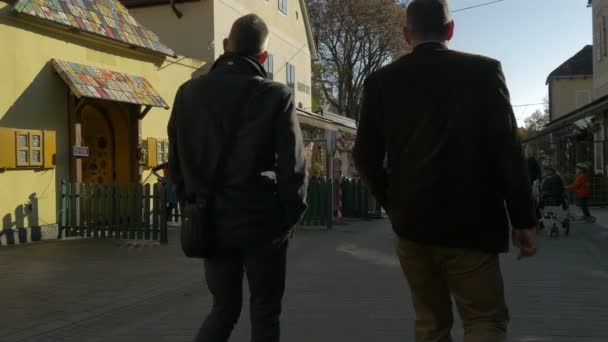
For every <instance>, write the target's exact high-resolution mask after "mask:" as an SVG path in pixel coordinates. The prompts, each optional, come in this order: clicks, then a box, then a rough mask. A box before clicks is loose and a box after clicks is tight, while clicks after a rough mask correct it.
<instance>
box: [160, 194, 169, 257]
mask: <svg viewBox="0 0 608 342" xmlns="http://www.w3.org/2000/svg"><path fill="white" fill-rule="evenodd" d="M159 202H160V203H159V204H160V205H159V207H160V208H159V209H160V243H162V244H164V245H166V244H167V243H168V242H169V236H168V235H169V232H168V227H167V219H168V218H167V192H166V191H161V193H160V201H159Z"/></svg>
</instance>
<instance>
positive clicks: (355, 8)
mask: <svg viewBox="0 0 608 342" xmlns="http://www.w3.org/2000/svg"><path fill="white" fill-rule="evenodd" d="M308 4H309V7H310V17H311V22H312V26H313V30H314V34H315V38H316V43H317V47H318V49H319V65H320V66H319V70H317V72H316V73H315V78H316V79H315V80H314V83H315V84H316V85H317V86H320V88H321V93H322V94H323V97H324V100H325V101H327V102H328V103H329V104H331V105H332V106H333V107H334V108H336V109H337V110H338V111H339V113H340V114H342V115H346V116H348V117H351V118H355V117H356V116H357V113H358V111H359V106H360V98H361V93H362V91H363V84H364V81H365V79H366V77H367V76H369V75H370V74H371V73H373V72H374V71H377V70H378V69H380V68H381V67H382V66H383V65H386V64H387V63H389V62H390V61H392V60H393V59H394V58H395V57H396V56H398V55H400V54H402V53H403V52H404V51H405V46H404V39H403V34H402V28H403V24H404V23H405V6H404V5H403V4H402V3H400V2H399V1H396V0H308Z"/></svg>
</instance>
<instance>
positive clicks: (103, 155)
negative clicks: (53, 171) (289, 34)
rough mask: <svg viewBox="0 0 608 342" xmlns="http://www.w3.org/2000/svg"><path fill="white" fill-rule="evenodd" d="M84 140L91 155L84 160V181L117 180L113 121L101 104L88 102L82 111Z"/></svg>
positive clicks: (97, 182)
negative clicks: (96, 104)
mask: <svg viewBox="0 0 608 342" xmlns="http://www.w3.org/2000/svg"><path fill="white" fill-rule="evenodd" d="M80 115H81V120H82V121H81V122H82V142H83V144H84V146H87V147H88V148H89V157H87V158H84V159H83V161H82V182H83V183H86V184H110V183H114V182H115V181H116V162H115V160H116V148H115V147H116V146H115V141H116V138H115V134H114V128H113V126H112V122H111V121H110V118H109V117H108V114H107V113H106V112H105V110H103V108H101V107H100V106H95V105H92V104H87V105H85V106H84V108H82V111H81V113H80Z"/></svg>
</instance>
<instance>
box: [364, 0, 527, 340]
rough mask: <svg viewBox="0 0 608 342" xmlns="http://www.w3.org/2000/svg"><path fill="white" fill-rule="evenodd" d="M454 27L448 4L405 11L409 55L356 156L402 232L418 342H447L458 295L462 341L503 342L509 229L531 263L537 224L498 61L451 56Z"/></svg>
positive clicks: (377, 76) (370, 82)
mask: <svg viewBox="0 0 608 342" xmlns="http://www.w3.org/2000/svg"><path fill="white" fill-rule="evenodd" d="M454 28H455V24H454V21H453V20H452V17H451V13H450V10H449V8H448V4H447V1H445V0H414V1H412V2H411V3H410V4H409V6H408V10H407V23H406V25H405V29H404V33H405V38H406V39H407V41H408V43H409V44H410V45H411V46H412V47H413V51H412V52H411V53H410V54H407V55H405V56H404V57H402V58H400V59H398V60H396V61H395V62H393V63H392V64H390V65H387V66H385V67H383V68H382V69H381V70H379V71H378V72H375V73H373V74H372V75H371V76H369V77H368V78H367V80H366V83H365V88H364V95H363V100H362V109H361V113H360V118H359V128H358V134H357V138H356V143H355V150H354V158H355V162H356V166H357V170H358V171H359V173H360V175H361V177H362V178H363V180H364V181H365V183H366V184H367V186H368V187H369V188H370V190H371V192H372V193H373V194H374V196H375V197H376V198H377V199H378V201H380V203H381V204H382V206H383V207H384V208H385V210H386V212H387V213H388V216H389V219H390V221H391V224H392V226H393V229H394V231H395V233H396V235H397V254H398V256H399V260H400V263H401V267H402V269H403V273H404V274H405V277H406V279H407V283H408V284H409V288H410V290H411V294H412V298H413V304H414V309H415V311H416V320H415V336H416V337H415V340H416V341H417V342H431V341H433V342H437V341H441V342H446V341H451V329H452V325H453V322H454V321H453V313H452V298H453V299H454V301H455V304H456V307H457V308H458V311H459V313H460V316H461V317H462V321H463V324H464V341H465V342H479V341H491V342H501V341H505V340H506V333H507V326H508V321H509V311H508V308H507V303H506V299H505V293H504V285H503V277H502V274H501V268H500V262H499V254H500V253H504V252H507V251H508V248H509V235H510V234H509V232H510V230H511V237H512V242H513V244H514V245H515V247H517V248H518V249H519V258H526V257H531V256H533V255H535V254H536V252H537V242H536V227H537V218H536V215H535V212H534V205H533V202H532V195H531V184H530V179H529V175H528V169H527V165H526V160H525V157H524V153H523V149H522V146H521V142H520V137H519V135H518V130H517V122H516V120H515V116H514V114H513V109H512V107H511V104H510V99H509V92H508V89H507V85H506V81H505V77H504V75H503V72H502V69H501V64H500V63H499V62H498V61H496V60H494V59H491V58H487V57H483V56H478V55H472V54H467V53H463V52H458V51H454V50H451V49H449V48H448V42H449V41H450V40H451V38H452V36H453V34H454ZM385 155H388V157H387V163H386V167H385V165H384V157H385ZM511 228H512V229H511Z"/></svg>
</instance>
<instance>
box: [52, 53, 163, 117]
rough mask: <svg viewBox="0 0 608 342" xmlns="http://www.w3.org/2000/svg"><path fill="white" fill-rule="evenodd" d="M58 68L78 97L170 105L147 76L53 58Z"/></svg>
mask: <svg viewBox="0 0 608 342" xmlns="http://www.w3.org/2000/svg"><path fill="white" fill-rule="evenodd" d="M53 66H54V67H55V70H57V72H58V73H59V75H61V78H63V80H64V81H65V82H66V83H67V84H68V86H69V87H70V89H71V90H72V91H73V92H74V94H75V95H76V96H77V97H79V98H80V97H92V98H96V99H102V100H110V101H118V102H125V103H133V104H139V105H144V106H151V107H163V108H169V106H168V105H167V102H165V100H163V99H162V97H160V96H159V95H158V93H157V92H156V91H155V90H154V88H152V85H150V82H148V80H146V79H145V78H143V77H140V76H133V75H128V74H123V73H120V72H116V71H110V70H106V69H102V68H97V67H92V66H88V65H82V64H77V63H72V62H65V61H61V60H57V59H53Z"/></svg>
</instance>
